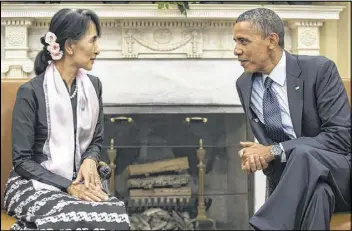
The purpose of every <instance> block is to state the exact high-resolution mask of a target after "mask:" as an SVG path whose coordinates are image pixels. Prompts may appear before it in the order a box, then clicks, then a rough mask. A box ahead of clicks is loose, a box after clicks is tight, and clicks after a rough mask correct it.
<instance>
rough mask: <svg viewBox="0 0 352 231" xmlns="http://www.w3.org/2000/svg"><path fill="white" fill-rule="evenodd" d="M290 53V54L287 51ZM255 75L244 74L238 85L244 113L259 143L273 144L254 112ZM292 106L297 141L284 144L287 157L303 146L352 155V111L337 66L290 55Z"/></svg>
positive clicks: (288, 75) (288, 78)
mask: <svg viewBox="0 0 352 231" xmlns="http://www.w3.org/2000/svg"><path fill="white" fill-rule="evenodd" d="M285 52H286V51H285ZM253 76H254V74H249V73H244V74H242V75H241V76H240V78H239V79H238V80H237V82H236V87H237V92H238V94H239V98H240V100H241V103H242V106H243V109H244V111H245V113H246V115H247V117H248V119H249V121H250V125H251V128H252V131H253V134H254V136H255V137H256V138H257V140H258V141H259V143H261V144H264V145H269V144H272V143H273V142H272V141H271V139H270V138H269V137H268V136H267V135H266V134H265V131H264V129H263V127H262V124H261V123H260V122H259V120H258V119H256V118H257V117H256V115H255V114H254V113H253V111H252V110H251V109H250V99H251V92H252V83H253ZM286 81H287V94H288V103H289V109H290V114H291V119H292V123H293V128H294V131H295V133H296V135H297V138H296V139H293V140H289V141H285V142H283V143H282V145H283V147H284V149H285V153H286V154H287V155H289V153H290V151H291V150H292V149H293V148H295V147H296V146H299V145H303V144H304V145H307V146H309V147H312V148H318V149H323V150H326V151H330V152H334V153H338V154H343V155H349V154H350V153H351V135H350V134H351V107H350V104H349V102H348V97H347V93H346V90H345V88H344V86H343V83H342V80H341V78H340V75H339V73H338V71H337V68H336V65H335V63H334V62H333V61H331V60H329V59H327V58H325V57H322V56H306V55H292V54H290V53H288V52H286Z"/></svg>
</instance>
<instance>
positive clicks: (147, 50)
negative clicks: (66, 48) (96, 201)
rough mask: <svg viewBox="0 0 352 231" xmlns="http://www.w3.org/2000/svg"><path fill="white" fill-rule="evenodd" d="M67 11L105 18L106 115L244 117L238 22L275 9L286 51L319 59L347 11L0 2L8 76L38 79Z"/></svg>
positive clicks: (258, 198)
mask: <svg viewBox="0 0 352 231" xmlns="http://www.w3.org/2000/svg"><path fill="white" fill-rule="evenodd" d="M66 7H69V8H90V9H93V10H94V11H95V12H96V13H97V14H98V15H99V17H100V19H101V25H102V30H103V34H102V37H101V38H100V40H99V45H100V49H101V53H100V55H99V56H98V60H97V61H96V63H95V66H94V68H93V70H92V71H91V72H90V73H91V74H94V75H96V76H98V77H99V78H100V79H101V81H102V84H103V102H104V105H105V107H104V112H105V113H106V114H114V113H119V114H134V113H243V110H242V107H241V104H240V101H239V98H238V95H237V91H236V86H235V81H236V79H237V78H238V77H239V76H240V74H241V73H242V71H243V70H242V67H241V66H240V65H239V63H238V62H237V58H236V57H235V56H234V55H233V49H234V46H235V44H234V42H233V40H232V26H233V23H234V21H235V19H236V18H237V17H238V16H239V15H240V14H241V13H243V12H244V11H246V10H249V9H252V8H256V7H267V8H270V9H272V10H274V11H275V12H277V13H278V15H279V16H280V17H281V18H282V19H283V20H284V23H285V32H286V33H285V49H286V50H288V51H290V52H292V53H296V54H313V55H317V54H319V53H320V45H319V44H320V42H319V40H320V33H319V31H320V27H321V26H322V25H323V24H324V22H325V21H326V20H338V19H339V13H340V12H341V11H342V10H343V8H344V7H341V6H329V7H326V6H307V5H302V6H299V5H255V4H247V5H243V4H221V5H217V4H200V5H192V4H191V5H190V8H191V10H190V11H189V12H188V16H187V18H186V17H185V16H184V15H181V14H180V13H179V11H178V10H177V9H174V8H171V9H169V10H158V9H157V5H156V4H117V5H114V4H23V5H22V4H1V78H2V79H17V78H28V77H29V78H30V77H33V76H34V71H33V62H34V59H35V56H36V54H37V52H38V51H39V50H41V49H42V47H41V44H40V40H39V38H40V37H41V36H43V35H44V34H45V33H46V32H47V28H48V26H49V20H50V18H51V17H52V16H53V15H54V13H55V12H56V11H58V10H59V9H61V8H66ZM263 182H265V178H264V177H263V175H262V174H260V175H256V176H255V185H254V187H255V199H254V200H255V209H254V210H257V209H258V208H259V207H260V206H261V204H262V203H263V202H264V196H265V193H264V192H265V183H263ZM246 216H247V215H246ZM241 227H242V226H241ZM241 227H238V228H241Z"/></svg>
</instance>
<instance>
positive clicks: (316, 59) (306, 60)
mask: <svg viewBox="0 0 352 231" xmlns="http://www.w3.org/2000/svg"><path fill="white" fill-rule="evenodd" d="M291 55H292V56H293V57H294V58H295V59H296V60H297V63H298V65H299V66H300V67H301V68H302V69H304V68H309V69H312V68H314V67H316V68H319V67H321V66H322V65H323V64H325V63H330V64H331V63H334V62H333V61H332V60H331V59H329V58H327V57H325V56H323V55H295V54H291Z"/></svg>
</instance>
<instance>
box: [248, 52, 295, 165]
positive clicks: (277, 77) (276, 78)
mask: <svg viewBox="0 0 352 231" xmlns="http://www.w3.org/2000/svg"><path fill="white" fill-rule="evenodd" d="M268 76H270V78H271V79H272V80H273V84H272V85H271V87H272V89H273V91H274V92H275V95H276V97H277V99H278V101H279V105H280V112H281V120H282V121H281V122H282V128H283V130H284V132H285V133H286V134H287V135H288V136H289V137H290V138H291V139H294V138H296V133H295V131H294V130H293V125H292V120H291V116H290V110H289V106H288V96H287V85H286V55H285V52H284V51H283V52H282V56H281V59H280V61H279V63H278V64H277V65H276V66H275V67H274V69H273V70H272V72H271V73H270V74H269V75H266V74H262V77H261V78H255V79H254V81H253V86H252V96H251V109H252V110H253V112H254V113H255V114H256V116H257V117H258V119H259V120H260V121H261V122H262V123H263V124H265V123H264V117H263V96H264V90H265V88H264V81H265V79H266V77H268ZM280 146H281V149H282V150H283V154H282V156H281V161H282V162H286V155H285V152H284V149H283V147H282V145H281V144H280Z"/></svg>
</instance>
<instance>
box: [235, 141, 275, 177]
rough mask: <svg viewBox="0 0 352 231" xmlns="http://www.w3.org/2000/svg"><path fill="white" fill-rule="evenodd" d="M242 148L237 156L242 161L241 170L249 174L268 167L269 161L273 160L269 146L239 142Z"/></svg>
mask: <svg viewBox="0 0 352 231" xmlns="http://www.w3.org/2000/svg"><path fill="white" fill-rule="evenodd" d="M240 145H241V146H242V147H243V149H241V150H240V151H239V152H238V154H239V156H240V157H241V159H242V164H241V167H242V170H243V171H245V172H247V173H251V172H255V171H257V170H262V169H265V168H267V167H268V164H267V163H269V162H270V161H272V160H273V159H274V156H273V155H272V154H271V152H270V149H271V146H264V145H262V144H257V143H255V142H240Z"/></svg>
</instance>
